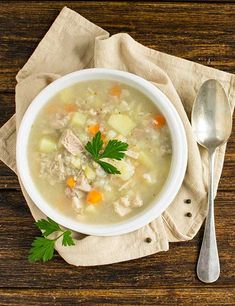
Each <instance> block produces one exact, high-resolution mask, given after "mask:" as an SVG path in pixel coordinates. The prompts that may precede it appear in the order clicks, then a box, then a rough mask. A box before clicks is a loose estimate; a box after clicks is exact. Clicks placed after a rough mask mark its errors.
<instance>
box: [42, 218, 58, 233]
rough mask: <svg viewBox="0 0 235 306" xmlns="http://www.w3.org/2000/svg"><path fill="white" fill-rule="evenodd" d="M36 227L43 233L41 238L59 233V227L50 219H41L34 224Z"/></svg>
mask: <svg viewBox="0 0 235 306" xmlns="http://www.w3.org/2000/svg"><path fill="white" fill-rule="evenodd" d="M36 225H37V227H38V228H39V229H40V230H41V231H42V232H43V236H45V237H47V236H49V235H50V234H52V233H53V232H56V231H61V228H60V227H59V225H58V224H57V223H56V222H55V221H53V220H51V219H50V218H47V220H45V219H41V220H38V221H37V222H36Z"/></svg>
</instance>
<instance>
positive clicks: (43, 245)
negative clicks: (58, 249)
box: [28, 218, 75, 262]
mask: <svg viewBox="0 0 235 306" xmlns="http://www.w3.org/2000/svg"><path fill="white" fill-rule="evenodd" d="M36 225H37V227H38V228H39V229H40V230H41V231H42V235H43V236H42V237H36V238H35V239H34V241H33V242H32V245H31V249H30V250H29V256H28V259H29V261H30V262H35V261H39V260H42V261H43V262H45V261H48V260H50V259H52V257H53V256H54V251H55V242H56V240H58V239H59V238H60V237H63V238H62V245H63V246H70V245H75V243H74V241H73V238H72V236H71V234H72V232H71V231H69V230H63V229H62V228H61V227H60V226H59V225H58V224H57V223H56V222H55V221H53V220H51V219H50V218H47V220H45V219H41V220H38V221H37V222H36ZM55 232H58V233H60V234H59V236H58V237H56V238H55V239H49V238H47V236H49V235H50V234H52V233H55Z"/></svg>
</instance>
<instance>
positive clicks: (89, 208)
mask: <svg viewBox="0 0 235 306" xmlns="http://www.w3.org/2000/svg"><path fill="white" fill-rule="evenodd" d="M96 211H97V208H96V207H95V205H87V206H86V208H85V212H87V213H95V212H96Z"/></svg>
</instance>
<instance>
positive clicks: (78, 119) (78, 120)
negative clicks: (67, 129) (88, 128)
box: [70, 112, 87, 126]
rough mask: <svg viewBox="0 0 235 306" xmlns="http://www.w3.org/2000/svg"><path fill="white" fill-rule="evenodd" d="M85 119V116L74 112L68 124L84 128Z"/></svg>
mask: <svg viewBox="0 0 235 306" xmlns="http://www.w3.org/2000/svg"><path fill="white" fill-rule="evenodd" d="M86 118H87V116H86V115H85V114H82V113H79V112H76V113H75V114H74V115H73V117H72V119H71V122H70V124H71V125H75V126H84V125H85V123H86Z"/></svg>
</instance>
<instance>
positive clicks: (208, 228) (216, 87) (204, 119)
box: [192, 80, 232, 283]
mask: <svg viewBox="0 0 235 306" xmlns="http://www.w3.org/2000/svg"><path fill="white" fill-rule="evenodd" d="M192 128H193V131H194V133H195V135H196V139H197V142H198V143H199V144H200V145H202V146H203V147H205V148H206V149H207V150H208V155H209V190H208V215H207V218H206V224H205V230H204V236H203V241H202V246H201V250H200V255H199V259H198V263H197V276H198V278H199V279H200V280H201V281H202V282H205V283H212V282H214V281H216V280H217V279H218V278H219V275H220V263H219V255H218V249H217V243H216V234H215V221H214V188H213V186H214V160H215V151H216V149H217V147H219V146H221V145H223V144H224V143H225V142H226V141H227V140H228V138H229V136H230V134H231V130H232V116H231V110H230V106H229V103H228V99H227V96H226V94H225V91H224V89H223V87H222V86H221V84H220V83H219V82H218V81H216V80H208V81H206V82H205V83H203V84H202V86H201V88H200V89H199V92H198V94H197V97H196V99H195V101H194V105H193V110H192Z"/></svg>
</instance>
